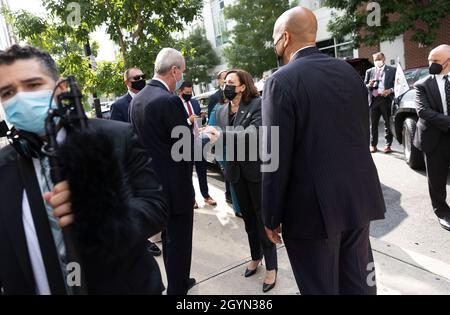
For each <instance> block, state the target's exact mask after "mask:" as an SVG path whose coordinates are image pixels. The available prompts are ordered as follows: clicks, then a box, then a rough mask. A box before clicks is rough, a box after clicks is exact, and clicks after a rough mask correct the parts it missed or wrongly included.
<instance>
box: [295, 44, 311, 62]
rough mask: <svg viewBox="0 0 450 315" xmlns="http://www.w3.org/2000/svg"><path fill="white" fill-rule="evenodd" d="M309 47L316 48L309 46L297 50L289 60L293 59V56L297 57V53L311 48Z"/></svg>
mask: <svg viewBox="0 0 450 315" xmlns="http://www.w3.org/2000/svg"><path fill="white" fill-rule="evenodd" d="M311 47H316V45H309V46H305V47H302V48H300V49H299V50H297V51H296V52H295V53H294V54H293V55H292V57H291V59H290V60H292V59H294V58H295V56H297V54H298V53H299V52H301V51H302V50H303V49H306V48H311Z"/></svg>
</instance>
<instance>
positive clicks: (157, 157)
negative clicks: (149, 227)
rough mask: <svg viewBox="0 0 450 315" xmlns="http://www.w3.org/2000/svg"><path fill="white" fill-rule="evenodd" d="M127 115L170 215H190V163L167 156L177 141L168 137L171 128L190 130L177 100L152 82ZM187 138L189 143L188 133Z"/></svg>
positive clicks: (192, 196) (133, 102) (158, 84)
mask: <svg viewBox="0 0 450 315" xmlns="http://www.w3.org/2000/svg"><path fill="white" fill-rule="evenodd" d="M130 114H131V116H130V118H131V123H132V125H133V126H134V128H135V129H136V132H137V134H138V135H139V137H140V139H141V140H142V142H143V143H144V146H145V148H146V149H147V151H148V153H149V154H150V156H151V157H152V159H153V160H152V161H153V165H154V169H155V170H156V172H157V173H158V175H159V178H160V180H161V182H162V184H163V188H164V191H165V193H166V195H167V199H168V202H169V212H170V214H182V213H186V212H187V211H192V209H193V205H194V187H193V185H192V170H193V163H192V162H191V161H192V159H191V161H179V162H176V161H174V160H173V158H172V155H171V150H172V146H173V145H174V144H175V143H176V142H177V141H179V139H176V138H172V137H171V133H172V130H173V128H175V127H177V126H186V127H188V128H189V130H191V127H190V126H189V125H188V123H187V120H186V115H187V114H186V111H185V110H184V106H183V103H182V102H181V99H180V98H179V97H178V96H176V95H173V94H172V93H170V92H169V91H168V90H167V89H166V87H165V86H164V85H163V84H162V83H161V82H159V81H157V80H152V81H150V82H149V83H148V84H147V86H146V87H145V88H144V89H143V90H142V91H141V92H139V94H138V95H136V97H135V98H134V99H133V101H132V102H131V111H130ZM190 136H191V141H192V142H193V134H192V132H191V133H190Z"/></svg>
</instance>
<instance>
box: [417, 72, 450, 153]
mask: <svg viewBox="0 0 450 315" xmlns="http://www.w3.org/2000/svg"><path fill="white" fill-rule="evenodd" d="M414 87H415V89H416V110H417V115H418V116H419V121H418V122H417V127H416V133H415V136H414V146H416V147H417V148H418V149H420V150H422V151H423V152H425V153H429V152H431V151H433V150H434V148H435V147H436V145H437V144H438V143H439V138H440V137H441V135H442V134H443V133H447V132H448V131H449V126H450V116H447V115H445V114H444V108H443V106H446V104H443V102H442V98H441V94H440V92H439V87H438V84H437V82H436V77H435V76H434V75H430V76H428V77H426V78H423V79H422V80H420V81H418V82H416V84H415V85H414Z"/></svg>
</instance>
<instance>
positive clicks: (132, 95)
mask: <svg viewBox="0 0 450 315" xmlns="http://www.w3.org/2000/svg"><path fill="white" fill-rule="evenodd" d="M128 94H130V96H131V98H132V99H133V98H134V97H135V96H136V93H133V92H131V91H130V90H128Z"/></svg>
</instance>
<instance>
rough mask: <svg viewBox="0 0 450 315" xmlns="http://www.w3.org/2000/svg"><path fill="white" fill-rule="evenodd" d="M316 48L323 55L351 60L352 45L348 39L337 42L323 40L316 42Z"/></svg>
mask: <svg viewBox="0 0 450 315" xmlns="http://www.w3.org/2000/svg"><path fill="white" fill-rule="evenodd" d="M317 48H319V50H320V51H321V52H323V53H324V54H327V55H329V56H331V57H334V58H339V59H346V58H353V45H352V42H351V40H349V38H344V39H342V40H337V39H336V38H330V39H327V40H323V41H320V42H317Z"/></svg>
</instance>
